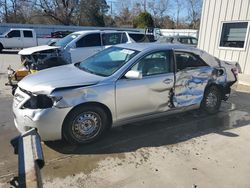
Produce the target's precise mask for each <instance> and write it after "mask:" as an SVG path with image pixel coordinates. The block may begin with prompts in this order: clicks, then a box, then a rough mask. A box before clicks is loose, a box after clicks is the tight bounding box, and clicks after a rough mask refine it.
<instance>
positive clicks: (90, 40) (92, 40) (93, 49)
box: [70, 33, 103, 63]
mask: <svg viewBox="0 0 250 188" xmlns="http://www.w3.org/2000/svg"><path fill="white" fill-rule="evenodd" d="M102 49H103V47H102V45H101V36H100V33H91V34H87V35H85V36H83V37H82V38H80V39H79V40H78V41H76V44H75V48H71V49H70V54H71V60H72V63H76V62H80V61H82V60H84V59H86V58H88V57H89V56H92V55H94V54H96V53H97V52H99V51H101V50H102Z"/></svg>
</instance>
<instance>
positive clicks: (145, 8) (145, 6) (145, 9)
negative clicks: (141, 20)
mask: <svg viewBox="0 0 250 188" xmlns="http://www.w3.org/2000/svg"><path fill="white" fill-rule="evenodd" d="M143 7H144V12H147V0H144V3H143Z"/></svg>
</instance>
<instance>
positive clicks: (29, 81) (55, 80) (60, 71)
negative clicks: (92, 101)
mask: <svg viewBox="0 0 250 188" xmlns="http://www.w3.org/2000/svg"><path fill="white" fill-rule="evenodd" d="M103 79H104V77H101V76H97V75H94V74H90V73H88V72H85V71H83V70H80V69H79V68H77V67H75V65H74V64H70V65H64V66H59V67H54V68H49V69H45V70H42V71H39V72H37V73H34V74H30V75H28V76H26V77H25V78H24V79H22V80H21V81H20V82H19V83H18V87H20V88H22V89H24V90H26V91H29V92H32V93H36V94H47V95H49V94H50V93H51V92H52V91H53V90H54V89H58V88H64V87H72V86H73V87H74V86H87V85H94V84H97V83H98V82H100V81H102V80H103Z"/></svg>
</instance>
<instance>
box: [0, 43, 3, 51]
mask: <svg viewBox="0 0 250 188" xmlns="http://www.w3.org/2000/svg"><path fill="white" fill-rule="evenodd" d="M2 51H3V45H2V44H1V43H0V53H1V52H2Z"/></svg>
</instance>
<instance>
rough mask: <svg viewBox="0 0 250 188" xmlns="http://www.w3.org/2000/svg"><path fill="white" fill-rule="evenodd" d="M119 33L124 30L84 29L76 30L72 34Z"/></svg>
mask: <svg viewBox="0 0 250 188" xmlns="http://www.w3.org/2000/svg"><path fill="white" fill-rule="evenodd" d="M100 32H103V33H121V32H125V31H116V30H84V31H76V32H74V33H72V34H80V35H82V34H88V33H100Z"/></svg>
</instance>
